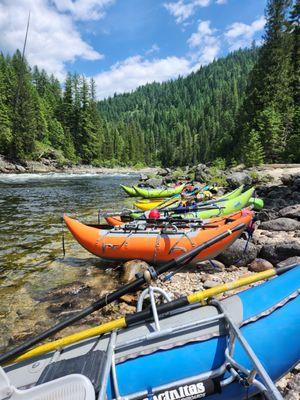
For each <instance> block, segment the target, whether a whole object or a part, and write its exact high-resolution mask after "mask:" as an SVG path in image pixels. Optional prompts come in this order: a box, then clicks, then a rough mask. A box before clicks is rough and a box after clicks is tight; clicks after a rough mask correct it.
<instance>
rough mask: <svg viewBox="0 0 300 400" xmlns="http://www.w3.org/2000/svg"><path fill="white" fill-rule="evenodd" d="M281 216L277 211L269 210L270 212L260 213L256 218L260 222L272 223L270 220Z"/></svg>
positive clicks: (263, 211) (262, 211)
mask: <svg viewBox="0 0 300 400" xmlns="http://www.w3.org/2000/svg"><path fill="white" fill-rule="evenodd" d="M278 216H279V214H278V212H277V211H276V210H275V209H272V208H270V209H268V210H261V211H260V212H258V213H256V217H257V220H258V221H261V222H264V221H270V219H276V218H278Z"/></svg>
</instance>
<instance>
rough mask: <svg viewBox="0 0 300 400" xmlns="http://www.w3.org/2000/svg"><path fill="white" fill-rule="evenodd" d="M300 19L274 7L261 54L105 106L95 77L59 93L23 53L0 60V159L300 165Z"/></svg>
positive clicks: (224, 61) (246, 54)
mask: <svg viewBox="0 0 300 400" xmlns="http://www.w3.org/2000/svg"><path fill="white" fill-rule="evenodd" d="M299 15H300V0H296V1H292V0H268V3H267V7H266V21H267V22H266V27H265V33H264V38H263V43H262V45H261V46H259V47H256V46H255V44H253V45H252V47H251V48H250V49H243V50H238V51H236V52H233V53H231V54H229V55H228V56H227V57H225V58H221V59H218V60H215V61H214V62H212V63H211V64H209V65H207V66H203V67H201V68H200V69H199V70H198V71H196V72H194V73H192V74H190V75H188V76H187V77H179V78H178V79H176V80H171V81H168V82H164V83H151V84H147V85H145V86H142V87H140V88H138V89H137V90H135V91H134V92H132V93H127V94H121V95H115V96H113V97H111V98H108V99H105V100H103V101H97V98H96V87H95V82H94V81H93V79H90V80H88V79H87V78H85V77H84V76H79V75H78V74H68V75H67V77H66V80H65V82H64V84H63V85H61V83H60V82H59V81H58V80H57V79H56V78H55V77H54V76H53V75H48V74H47V73H46V72H45V71H44V70H39V69H38V68H37V67H32V68H31V67H30V66H29V65H28V63H27V62H26V59H25V58H24V57H22V54H21V53H20V51H17V52H16V53H15V54H13V55H12V56H9V55H6V54H3V53H1V54H0V154H2V155H5V156H6V157H8V158H10V159H14V160H30V159H31V160H39V159H41V158H42V157H47V156H50V155H51V157H55V158H56V160H57V161H58V162H59V163H61V164H65V163H69V162H71V163H84V164H92V165H95V166H100V165H101V166H116V165H124V166H125V165H130V166H143V165H162V166H184V165H192V164H196V163H199V162H204V163H207V162H211V161H213V160H215V159H216V158H222V159H224V160H225V161H226V163H227V164H231V165H232V164H234V163H236V162H244V163H245V164H246V165H257V164H261V163H264V162H266V163H277V162H300V127H299V125H300V49H299V47H300V23H299Z"/></svg>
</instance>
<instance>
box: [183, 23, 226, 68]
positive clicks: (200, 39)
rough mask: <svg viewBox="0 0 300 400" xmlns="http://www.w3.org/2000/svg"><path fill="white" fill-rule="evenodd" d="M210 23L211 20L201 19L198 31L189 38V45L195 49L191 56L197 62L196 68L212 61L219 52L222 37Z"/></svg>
mask: <svg viewBox="0 0 300 400" xmlns="http://www.w3.org/2000/svg"><path fill="white" fill-rule="evenodd" d="M210 24H211V22H210V21H199V24H198V29H197V31H196V32H195V33H193V34H192V35H191V37H190V38H189V39H188V45H189V47H190V48H191V49H192V50H193V52H192V53H191V56H192V59H193V61H194V62H195V66H194V68H193V69H194V70H195V69H197V68H199V66H200V65H205V64H208V63H210V62H212V61H213V60H214V59H215V58H216V57H217V55H218V54H219V51H220V47H221V43H220V39H219V37H218V36H216V35H215V32H216V30H215V29H213V28H211V26H210Z"/></svg>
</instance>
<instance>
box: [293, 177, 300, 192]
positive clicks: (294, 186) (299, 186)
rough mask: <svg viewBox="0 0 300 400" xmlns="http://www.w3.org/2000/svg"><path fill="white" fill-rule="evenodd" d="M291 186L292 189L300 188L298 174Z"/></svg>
mask: <svg viewBox="0 0 300 400" xmlns="http://www.w3.org/2000/svg"><path fill="white" fill-rule="evenodd" d="M292 187H293V189H294V190H300V176H298V177H297V178H296V179H295V180H294V182H293V186H292Z"/></svg>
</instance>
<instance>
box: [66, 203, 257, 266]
mask: <svg viewBox="0 0 300 400" xmlns="http://www.w3.org/2000/svg"><path fill="white" fill-rule="evenodd" d="M252 218H253V212H252V211H250V210H249V209H244V210H242V211H239V212H237V213H235V214H233V215H231V216H228V217H226V218H223V219H219V220H214V221H213V222H209V223H206V224H203V225H202V226H199V225H198V226H196V227H193V226H192V225H187V226H185V227H183V228H178V227H176V226H173V227H170V226H168V227H160V228H158V227H154V228H153V226H152V227H148V226H147V225H136V226H135V229H133V228H130V229H128V227H126V226H125V227H110V228H109V226H106V228H103V227H102V226H101V225H94V226H91V225H85V224H82V223H81V222H79V221H76V220H75V219H72V218H70V217H67V216H66V215H65V216H64V220H65V223H66V225H67V227H68V229H69V230H70V232H71V233H72V235H73V236H74V238H75V239H76V240H77V241H78V243H80V244H81V245H82V246H83V247H84V248H85V249H86V250H88V251H89V252H90V253H92V254H94V255H96V256H98V257H101V258H103V259H107V260H132V259H140V260H144V261H148V262H151V263H153V264H158V263H164V262H166V261H169V260H171V259H174V258H176V257H178V256H179V255H181V254H182V253H186V252H188V251H190V250H191V249H193V248H194V247H196V246H199V245H201V244H204V243H206V242H207V246H206V247H205V249H204V250H203V251H202V252H201V253H200V254H199V255H198V256H197V257H196V259H195V260H196V261H197V262H198V261H201V260H207V259H210V258H214V257H215V256H216V255H218V254H219V253H220V252H222V251H223V250H224V249H225V248H227V247H228V246H229V245H230V244H231V243H233V242H234V241H235V240H236V239H237V238H238V237H239V236H240V235H241V233H242V232H243V231H244V230H245V229H246V228H247V226H248V225H249V224H250V222H251V221H252ZM223 233H224V235H223V236H224V237H221V238H220V240H217V242H216V243H215V241H214V239H215V238H216V237H218V236H219V235H221V236H222V234H223ZM228 233H229V234H228ZM210 242H212V244H211V245H210Z"/></svg>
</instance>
